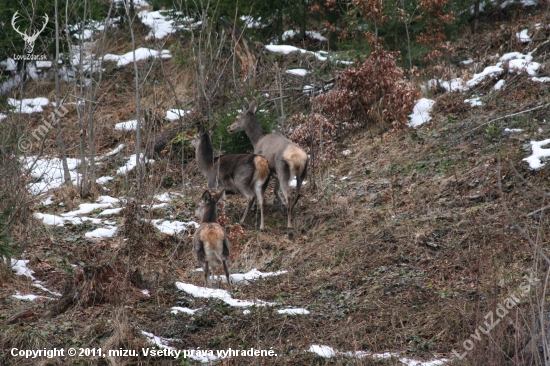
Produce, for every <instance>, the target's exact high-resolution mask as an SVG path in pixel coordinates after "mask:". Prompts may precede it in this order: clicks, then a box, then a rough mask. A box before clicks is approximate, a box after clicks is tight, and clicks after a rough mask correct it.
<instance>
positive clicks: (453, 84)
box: [428, 78, 468, 92]
mask: <svg viewBox="0 0 550 366" xmlns="http://www.w3.org/2000/svg"><path fill="white" fill-rule="evenodd" d="M437 86H438V83H437V80H435V79H431V80H429V81H428V88H437ZM439 86H440V87H442V88H443V89H445V90H447V91H448V92H452V91H464V90H468V87H467V86H465V85H464V80H462V79H461V78H456V79H452V80H450V81H445V80H441V79H439Z"/></svg>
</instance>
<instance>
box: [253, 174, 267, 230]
mask: <svg viewBox="0 0 550 366" xmlns="http://www.w3.org/2000/svg"><path fill="white" fill-rule="evenodd" d="M264 192H265V189H264V188H263V186H261V185H259V184H255V185H254V193H256V197H255V198H256V199H257V201H258V206H260V230H263V229H264Z"/></svg>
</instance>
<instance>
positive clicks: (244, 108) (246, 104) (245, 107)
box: [243, 98, 248, 113]
mask: <svg viewBox="0 0 550 366" xmlns="http://www.w3.org/2000/svg"><path fill="white" fill-rule="evenodd" d="M243 112H244V113H246V112H248V99H246V98H244V103H243Z"/></svg>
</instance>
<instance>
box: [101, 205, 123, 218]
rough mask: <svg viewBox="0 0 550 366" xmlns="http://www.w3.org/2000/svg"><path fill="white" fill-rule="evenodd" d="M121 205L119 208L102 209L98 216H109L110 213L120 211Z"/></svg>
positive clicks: (114, 213)
mask: <svg viewBox="0 0 550 366" xmlns="http://www.w3.org/2000/svg"><path fill="white" fill-rule="evenodd" d="M122 209H123V207H119V208H109V209H107V210H103V211H101V212H100V213H99V216H110V215H116V214H117V213H119V212H120V211H122Z"/></svg>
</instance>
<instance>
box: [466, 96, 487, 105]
mask: <svg viewBox="0 0 550 366" xmlns="http://www.w3.org/2000/svg"><path fill="white" fill-rule="evenodd" d="M464 103H470V106H471V107H477V106H482V105H483V103H482V102H481V99H480V97H473V98H471V99H464Z"/></svg>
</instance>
